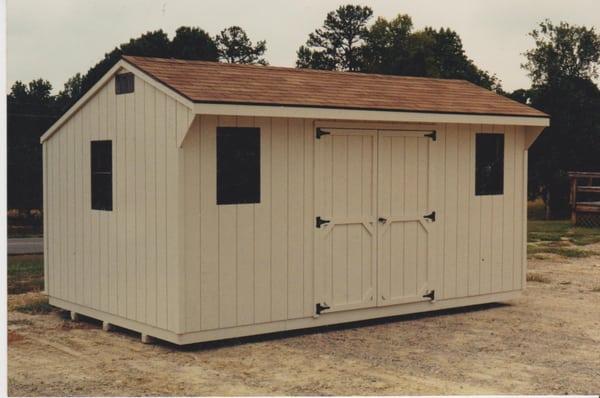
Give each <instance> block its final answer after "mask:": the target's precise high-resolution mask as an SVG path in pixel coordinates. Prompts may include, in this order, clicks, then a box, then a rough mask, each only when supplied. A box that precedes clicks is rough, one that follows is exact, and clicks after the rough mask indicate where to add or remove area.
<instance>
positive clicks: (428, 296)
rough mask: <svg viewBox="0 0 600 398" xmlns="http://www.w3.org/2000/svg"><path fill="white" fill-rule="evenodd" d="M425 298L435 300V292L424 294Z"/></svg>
mask: <svg viewBox="0 0 600 398" xmlns="http://www.w3.org/2000/svg"><path fill="white" fill-rule="evenodd" d="M423 298H428V299H430V300H431V301H433V300H435V290H431V291H429V293H426V294H424V295H423Z"/></svg>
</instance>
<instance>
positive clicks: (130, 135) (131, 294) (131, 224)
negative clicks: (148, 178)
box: [124, 95, 137, 319]
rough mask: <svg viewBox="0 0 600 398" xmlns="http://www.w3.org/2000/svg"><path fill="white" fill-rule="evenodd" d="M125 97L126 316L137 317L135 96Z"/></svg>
mask: <svg viewBox="0 0 600 398" xmlns="http://www.w3.org/2000/svg"><path fill="white" fill-rule="evenodd" d="M124 97H125V168H126V174H127V184H126V186H125V189H126V195H127V201H126V205H125V212H126V218H127V226H126V231H127V232H126V242H127V243H126V250H127V318H129V319H137V313H136V309H137V283H136V282H137V268H136V246H137V245H136V228H135V223H136V219H135V216H136V214H135V213H136V211H135V209H136V197H135V194H136V192H135V172H136V165H135V152H136V143H135V140H136V136H135V101H134V100H135V97H134V96H133V95H124Z"/></svg>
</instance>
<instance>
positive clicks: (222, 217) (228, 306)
mask: <svg viewBox="0 0 600 398" xmlns="http://www.w3.org/2000/svg"><path fill="white" fill-rule="evenodd" d="M235 125H236V120H235V117H223V116H221V117H219V126H222V127H227V126H230V127H231V126H235ZM215 149H216V147H215ZM218 212H219V307H220V326H221V327H228V326H235V325H236V323H237V313H236V309H237V297H236V295H237V274H236V271H237V270H236V268H237V267H236V265H237V259H236V257H237V233H236V230H237V219H236V213H237V211H236V205H221V206H218Z"/></svg>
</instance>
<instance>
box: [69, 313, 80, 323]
mask: <svg viewBox="0 0 600 398" xmlns="http://www.w3.org/2000/svg"><path fill="white" fill-rule="evenodd" d="M71 320H72V321H73V322H77V321H79V314H78V313H76V312H75V311H71Z"/></svg>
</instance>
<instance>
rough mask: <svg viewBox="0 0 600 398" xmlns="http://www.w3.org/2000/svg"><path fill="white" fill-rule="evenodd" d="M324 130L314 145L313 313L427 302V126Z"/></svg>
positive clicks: (318, 134) (428, 160)
mask: <svg viewBox="0 0 600 398" xmlns="http://www.w3.org/2000/svg"><path fill="white" fill-rule="evenodd" d="M323 130H324V131H323ZM323 130H322V131H321V132H318V133H317V138H316V145H315V148H316V164H315V166H316V172H315V177H316V180H315V183H316V186H315V188H316V190H315V192H316V196H315V199H316V211H317V217H316V220H315V223H316V225H315V227H316V236H315V240H316V241H315V251H316V252H315V259H316V261H315V267H316V269H315V300H316V301H315V302H316V303H317V307H316V312H317V313H319V312H320V311H324V312H332V311H344V310H351V309H358V308H366V307H375V306H384V305H394V304H402V303H411V302H418V301H425V300H430V299H431V298H432V297H423V296H424V295H426V294H427V293H429V292H430V290H431V289H432V287H431V286H429V284H428V280H429V275H430V274H431V271H430V267H431V264H432V262H431V258H432V257H431V250H430V244H429V240H430V229H431V222H432V221H434V217H433V216H431V213H432V209H430V203H431V197H430V194H431V187H430V183H431V182H432V178H431V171H432V168H431V165H430V163H431V158H430V145H432V143H433V140H432V139H431V137H429V136H428V133H429V132H421V131H391V130H356V129H323ZM425 216H430V217H429V218H426V217H425Z"/></svg>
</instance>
